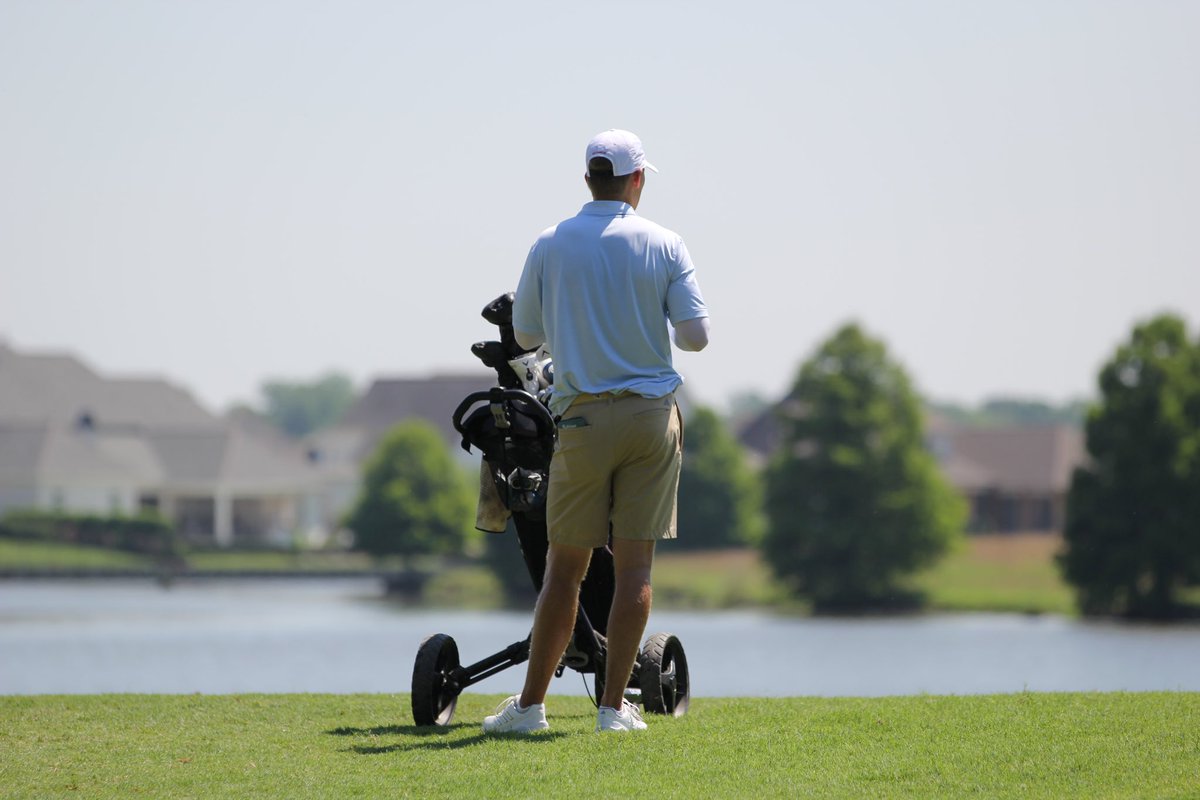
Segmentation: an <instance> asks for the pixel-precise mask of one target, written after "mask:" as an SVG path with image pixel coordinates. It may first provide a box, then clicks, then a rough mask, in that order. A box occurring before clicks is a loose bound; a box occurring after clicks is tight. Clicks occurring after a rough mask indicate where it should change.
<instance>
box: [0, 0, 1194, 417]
mask: <svg viewBox="0 0 1200 800" xmlns="http://www.w3.org/2000/svg"><path fill="white" fill-rule="evenodd" d="M1198 41H1200V3H1198V2H1189V1H1188V0H1176V1H1175V2H1168V1H1165V0H1128V1H1127V2H1110V1H1108V0H1036V1H1035V0H979V1H978V2H970V3H963V2H961V0H914V1H913V2H887V1H886V0H873V1H872V2H864V1H862V0H838V2H833V1H832V0H827V1H826V2H823V3H814V2H788V1H786V0H783V1H780V2H774V1H768V0H745V2H740V3H719V2H708V1H707V0H688V2H674V1H672V0H664V1H663V2H651V1H650V0H642V1H641V2H625V0H609V2H606V3H604V4H599V5H597V4H594V3H592V4H583V3H568V2H562V0H549V1H547V2H522V1H521V0H514V2H510V3H495V2H443V3H423V4H417V3H406V2H398V1H395V0H389V1H386V2H385V1H384V0H338V2H332V0H330V1H329V2H304V1H303V0H278V1H275V0H237V1H236V2H234V1H233V0H229V1H225V2H223V1H222V0H213V1H211V2H207V1H206V2H186V1H183V0H181V1H180V2H161V0H147V1H145V2H136V1H134V0H108V1H107V2H102V1H101V0H97V2H87V3H81V2H77V1H76V0H28V1H26V0H0V340H3V341H6V342H7V343H8V345H9V346H11V347H15V348H17V349H18V350H21V351H26V352H44V351H69V352H72V353H74V354H76V355H78V356H79V357H81V358H83V359H84V360H85V361H86V362H87V363H89V364H90V365H92V366H93V367H94V368H96V369H98V370H100V371H102V372H104V373H105V374H108V375H112V376H122V375H147V374H150V375H159V376H163V377H165V378H167V379H169V380H171V381H172V382H173V383H176V384H179V385H182V386H185V387H187V388H189V389H190V390H191V391H192V392H193V393H194V394H195V395H196V396H197V397H198V398H199V399H200V400H201V401H202V402H203V403H205V404H206V405H208V406H209V407H210V408H212V409H213V410H222V409H224V408H226V407H228V406H229V405H231V404H233V403H236V402H250V403H253V402H256V401H257V400H258V398H259V395H258V388H259V387H260V386H261V384H262V383H263V382H264V381H265V380H271V379H283V380H311V379H315V378H316V377H318V376H319V375H321V374H323V373H325V372H327V371H329V370H340V371H342V372H345V373H346V374H348V375H350V376H351V377H352V378H353V379H354V380H355V381H356V382H357V383H358V384H359V385H360V386H365V384H366V383H367V382H368V381H370V380H371V379H372V378H375V377H397V376H411V377H419V376H422V375H432V374H437V373H447V372H453V373H463V372H470V371H473V370H477V369H478V370H482V369H483V368H482V366H481V365H479V364H478V362H476V361H475V360H474V359H473V358H472V356H471V355H470V352H469V347H470V345H471V343H472V342H475V341H478V340H481V339H487V338H493V337H494V329H491V328H489V326H488V325H487V323H486V322H484V321H483V320H482V318H481V317H480V316H479V312H480V310H481V309H482V308H483V306H484V305H485V304H486V303H487V302H488V301H490V300H491V299H492V298H494V297H496V296H497V295H499V294H501V293H502V292H505V291H509V290H511V289H514V288H515V287H516V283H517V279H518V277H519V274H520V270H521V266H522V264H523V262H524V258H525V255H526V253H527V251H528V248H529V246H530V244H532V242H533V239H534V238H535V237H536V236H537V234H538V233H539V232H540V231H541V230H543V229H544V228H546V227H548V226H550V225H552V224H554V223H555V222H557V221H559V220H560V219H563V218H565V217H569V216H572V215H574V214H575V213H576V212H577V211H578V209H579V207H580V206H581V205H582V204H583V203H584V202H585V201H586V200H587V199H588V196H587V193H586V188H585V186H584V184H583V178H582V174H583V152H584V147H585V145H586V143H587V140H588V139H589V138H591V136H592V135H593V134H595V133H596V132H598V131H601V130H604V129H607V128H612V127H619V128H627V129H629V130H633V131H635V132H636V133H638V134H639V135H640V136H641V138H642V140H643V142H644V144H645V148H646V153H647V157H648V158H649V159H650V160H651V161H653V162H654V163H655V165H656V166H657V167H658V168H659V170H660V173H659V174H657V175H650V176H649V181H648V185H647V187H646V190H645V193H644V195H643V198H642V202H641V205H640V207H639V213H641V214H643V215H644V216H646V217H648V218H650V219H652V220H654V221H656V222H658V223H660V224H662V225H665V226H667V227H668V228H671V229H673V230H675V231H676V232H678V233H679V234H680V235H682V236H683V238H684V240H685V241H686V242H687V245H688V249H689V251H690V253H691V255H692V258H693V261H694V262H695V264H696V270H697V276H698V279H699V282H700V286H701V288H702V290H703V292H704V295H705V298H706V300H707V302H708V305H709V307H710V312H711V324H712V338H711V344H710V346H709V347H708V348H707V349H706V350H704V351H703V352H701V353H680V354H677V357H676V365H677V367H678V368H679V370H680V371H681V372H682V373H683V374H684V375H685V376H686V379H687V386H688V389H689V391H690V392H691V393H692V395H693V396H695V397H696V398H697V399H699V400H700V401H701V402H705V403H709V404H712V405H715V406H717V407H718V408H720V407H723V406H724V405H725V404H726V403H727V402H728V401H729V399H730V398H731V397H732V396H734V395H737V394H740V393H745V392H755V393H758V394H760V395H762V396H764V397H766V398H768V399H774V398H777V397H779V396H781V395H782V394H783V393H785V392H786V390H787V389H788V387H789V386H790V385H791V383H792V381H793V380H794V378H795V375H796V372H797V369H798V367H799V365H800V363H801V362H802V361H803V360H804V359H805V358H806V357H808V356H809V355H811V354H812V352H813V351H814V349H815V348H816V347H817V346H818V345H819V344H820V342H821V341H822V340H823V339H825V338H826V337H828V336H830V335H832V334H833V333H834V331H835V330H836V329H837V328H838V327H839V326H841V325H842V324H844V323H846V322H849V321H856V322H858V323H859V324H861V325H862V326H863V327H864V328H865V329H866V330H867V332H868V333H870V334H871V335H873V336H875V337H878V338H880V339H882V340H883V341H884V342H885V343H886V344H887V346H888V350H889V353H890V354H891V356H892V357H893V358H894V359H895V360H897V361H898V362H899V363H901V364H902V365H903V366H904V367H905V368H906V369H907V371H908V372H909V374H910V375H911V376H912V378H913V380H914V382H915V384H916V386H917V388H918V390H919V391H920V392H921V393H922V394H923V395H924V396H926V397H930V398H932V399H936V400H941V401H947V402H962V403H977V402H979V401H981V400H982V399H984V398H986V397H991V396H997V395H1005V396H1020V397H1029V398H1039V399H1043V400H1047V401H1050V402H1063V401H1066V400H1069V399H1073V398H1077V397H1086V396H1090V395H1092V394H1094V384H1095V377H1096V374H1097V372H1098V370H1099V368H1100V366H1101V365H1102V364H1103V363H1104V361H1106V360H1107V359H1108V358H1109V357H1110V356H1111V355H1112V353H1113V352H1114V350H1115V348H1116V347H1117V346H1118V344H1119V343H1120V342H1122V341H1123V340H1125V339H1127V338H1128V336H1129V333H1130V331H1131V329H1132V326H1133V325H1134V324H1136V323H1137V322H1138V321H1141V320H1144V319H1147V318H1149V317H1150V316H1153V315H1155V314H1158V313H1162V312H1172V313H1176V314H1180V315H1182V316H1183V317H1184V318H1185V319H1186V320H1187V321H1188V324H1189V329H1190V330H1191V331H1192V332H1193V335H1195V334H1196V333H1197V331H1198V325H1200V47H1197V46H1196V43H1197V42H1198Z"/></svg>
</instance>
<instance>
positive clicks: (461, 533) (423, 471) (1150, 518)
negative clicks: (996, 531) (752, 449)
mask: <svg viewBox="0 0 1200 800" xmlns="http://www.w3.org/2000/svg"><path fill="white" fill-rule="evenodd" d="M1098 390H1099V396H1098V398H1097V399H1096V400H1095V401H1094V402H1092V403H1091V404H1090V405H1087V406H1086V407H1083V406H1073V407H1069V408H1068V409H1067V410H1066V411H1065V413H1066V414H1067V415H1068V416H1069V417H1070V416H1073V417H1074V418H1079V417H1083V418H1085V420H1086V422H1085V430H1086V437H1087V438H1086V441H1087V452H1088V459H1087V462H1086V463H1085V464H1084V465H1083V466H1081V467H1079V468H1078V469H1077V470H1076V471H1075V473H1074V476H1073V478H1072V481H1071V485H1070V490H1069V495H1068V504H1067V509H1068V511H1067V523H1066V529H1065V531H1064V549H1063V552H1062V554H1061V555H1060V556H1059V559H1058V563H1059V566H1060V569H1061V571H1062V574H1063V576H1064V577H1065V578H1066V580H1067V581H1068V582H1069V583H1070V584H1071V585H1072V586H1073V587H1074V588H1075V590H1076V593H1077V597H1078V599H1079V606H1080V609H1081V610H1082V611H1083V612H1084V613H1086V614H1105V615H1109V614H1115V615H1126V616H1139V617H1152V618H1165V617H1171V616H1175V615H1178V614H1180V613H1182V612H1183V611H1185V608H1184V605H1183V603H1182V601H1181V599H1180V598H1181V594H1182V592H1183V591H1184V590H1185V589H1187V588H1188V587H1191V586H1195V585H1196V584H1197V583H1200V340H1191V339H1189V338H1188V334H1187V330H1186V326H1185V324H1184V322H1183V321H1182V320H1181V319H1180V318H1178V317H1175V316H1171V315H1163V316H1159V317H1156V318H1154V319H1152V320H1150V321H1148V322H1146V323H1144V324H1140V325H1138V326H1136V327H1135V329H1134V330H1133V332H1132V334H1131V336H1130V338H1129V340H1128V341H1127V342H1126V343H1124V344H1122V345H1121V346H1120V347H1119V348H1118V349H1117V351H1116V353H1115V354H1113V356H1112V357H1111V359H1110V360H1109V361H1108V363H1106V364H1105V365H1104V367H1103V369H1102V370H1101V372H1100V375H1099V378H1098ZM1018 406H1021V404H1019V403H1013V402H1011V401H999V402H997V403H996V404H994V406H993V407H991V408H990V409H989V408H987V407H985V409H984V411H985V412H986V413H989V414H991V415H992V420H996V419H1000V420H1005V419H1011V418H1012V417H1013V416H1014V415H1020V414H1025V415H1027V420H1026V421H1030V419H1029V418H1028V415H1029V414H1030V413H1031V407H1030V405H1029V404H1025V405H1024V406H1023V407H1018ZM922 409H923V406H922V404H921V402H920V397H919V394H918V392H917V390H916V388H915V387H914V386H913V384H912V381H911V379H910V378H909V376H908V374H907V372H906V370H905V369H904V368H903V366H902V365H901V364H900V363H899V362H898V361H897V360H896V359H895V358H893V357H892V356H891V355H890V354H889V353H888V350H887V347H886V346H885V344H884V343H883V342H882V341H881V340H880V339H878V338H875V337H872V336H871V335H869V334H868V333H867V332H866V331H864V330H863V329H862V328H861V327H860V326H859V325H857V324H847V325H844V326H842V327H841V328H839V329H838V330H837V331H835V332H834V333H833V335H831V336H830V337H829V338H828V339H826V340H825V341H824V342H822V343H821V344H820V345H819V346H818V347H817V348H816V349H815V351H814V352H813V353H812V354H811V355H809V356H808V357H807V358H806V359H805V360H804V361H803V363H802V364H801V365H800V368H799V370H798V372H797V375H796V378H795V380H794V382H793V385H792V387H791V390H790V391H789V392H788V394H787V396H786V398H785V399H784V400H783V401H782V402H780V403H779V404H777V405H776V407H775V414H776V417H777V422H778V427H779V431H780V437H779V443H778V447H777V449H776V451H775V453H774V455H773V456H772V457H771V459H770V461H769V463H767V464H766V465H765V466H764V467H763V468H762V469H761V470H758V471H756V470H754V469H752V468H751V467H750V466H749V465H748V464H747V461H746V458H745V455H744V453H743V451H742V449H741V447H740V446H739V444H738V443H737V441H736V440H735V438H734V436H733V435H732V433H731V432H730V431H729V430H728V428H727V426H726V425H725V424H724V423H723V422H722V420H721V419H720V417H719V416H718V415H717V414H716V413H715V412H713V411H712V410H711V409H706V408H699V409H695V410H693V411H692V412H691V413H690V414H689V415H688V418H687V420H686V425H685V439H684V441H685V448H684V463H683V472H682V475H681V477H680V488H679V530H680V538H679V539H678V540H676V541H675V542H671V543H669V544H668V545H664V547H673V548H679V549H688V548H692V549H701V548H703V549H712V548H722V547H738V546H742V547H744V546H752V547H757V548H759V549H760V551H761V552H762V554H763V557H764V560H765V561H766V563H768V564H769V565H770V567H771V569H772V570H773V571H774V573H775V575H776V576H777V578H778V579H779V580H780V582H781V583H782V584H783V585H785V586H786V587H788V588H789V589H790V590H791V592H793V593H794V594H795V595H796V596H797V597H799V598H803V599H806V600H808V601H809V602H811V604H812V606H813V608H814V609H815V610H817V611H819V612H820V611H852V610H865V609H873V608H881V607H896V606H904V605H909V604H912V603H915V602H917V601H918V600H919V598H916V597H913V596H912V595H911V594H910V593H909V591H908V590H907V589H906V588H905V587H906V585H907V581H906V579H907V578H909V577H910V576H911V575H912V574H913V573H914V572H916V571H918V570H921V569H923V568H926V567H928V566H930V565H932V564H934V563H935V562H936V561H937V560H938V559H940V558H942V557H943V556H944V555H945V554H946V553H947V552H948V551H949V550H950V549H951V548H952V547H953V546H954V545H955V543H956V542H958V541H959V540H960V539H961V538H962V537H963V536H964V535H965V534H964V527H965V523H966V517H967V513H966V511H967V509H966V503H965V501H964V499H963V497H962V496H961V495H960V494H959V493H958V492H957V491H956V490H955V489H954V488H953V487H952V486H950V485H949V484H948V482H947V481H946V479H945V478H944V476H943V475H942V473H941V471H940V469H939V468H938V465H937V463H936V461H935V460H934V458H933V456H932V455H931V453H930V452H929V450H928V448H927V447H926V443H925V431H924V421H923V419H924V414H923V410H922ZM1006 415H1007V417H1006ZM1032 415H1033V416H1032V421H1034V422H1038V421H1041V422H1050V421H1061V419H1062V417H1061V415H1059V414H1058V412H1055V411H1054V410H1052V409H1049V408H1047V409H1039V408H1037V407H1032ZM473 478H474V476H466V475H464V473H463V472H462V471H461V469H460V468H458V467H457V466H456V464H455V462H454V461H453V459H452V458H451V456H450V455H449V453H448V449H447V446H446V444H445V443H444V441H443V440H442V439H441V437H440V436H439V435H438V433H437V432H436V431H435V430H434V429H433V428H432V427H431V426H429V425H428V424H427V423H422V422H416V421H411V422H407V423H403V424H402V425H400V426H398V427H397V428H396V429H395V430H393V431H392V432H391V433H390V434H389V435H388V436H387V437H386V438H385V439H384V441H383V442H382V443H381V445H380V447H379V449H378V451H377V452H376V453H375V455H374V457H373V458H372V459H371V460H370V462H369V463H368V464H367V466H366V468H365V473H364V481H363V488H362V492H361V495H360V497H359V499H358V502H357V503H356V505H355V507H354V509H353V510H352V511H351V513H350V515H349V517H348V518H347V525H348V527H349V528H350V529H351V530H352V531H354V533H355V537H356V546H357V547H359V548H360V549H363V550H366V551H368V552H372V553H375V554H384V553H401V554H404V555H417V554H424V553H459V552H462V550H463V548H464V547H465V546H466V543H467V541H468V538H469V536H470V531H471V529H472V527H473V520H474V503H475V492H476V488H477V485H476V484H475V482H474V479H473ZM506 545H507V547H506ZM486 551H487V553H488V554H489V557H488V561H489V562H490V563H492V564H494V566H495V569H496V571H497V574H498V575H499V576H500V578H501V581H502V582H503V583H505V584H507V585H508V586H510V587H514V588H515V587H518V586H523V585H524V583H525V582H526V580H527V578H526V576H525V573H524V569H523V568H522V567H521V562H520V560H519V553H518V552H517V547H516V543H515V542H514V541H511V539H509V538H508V537H497V536H491V537H488V540H487V547H486Z"/></svg>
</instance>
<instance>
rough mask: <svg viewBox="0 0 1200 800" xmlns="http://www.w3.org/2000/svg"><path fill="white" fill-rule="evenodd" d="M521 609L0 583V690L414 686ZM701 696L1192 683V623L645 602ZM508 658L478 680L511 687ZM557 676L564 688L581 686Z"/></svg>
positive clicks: (366, 584)
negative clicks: (431, 659)
mask: <svg viewBox="0 0 1200 800" xmlns="http://www.w3.org/2000/svg"><path fill="white" fill-rule="evenodd" d="M530 618H531V612H530V611H521V612H470V611H431V610H412V609H403V608H400V607H397V606H395V605H393V604H390V603H388V602H385V601H384V600H383V599H382V598H381V589H380V586H379V584H378V583H377V582H375V581H373V580H359V579H353V580H286V581H285V580H263V581H190V582H189V581H184V582H180V583H178V584H176V585H174V586H172V587H171V588H169V589H168V588H163V587H160V586H158V585H157V584H155V583H154V582H152V581H135V580H130V581H94V582H21V581H13V582H7V583H0V693H3V694H45V693H55V694H58V693H64V694H72V693H99V692H163V693H188V692H202V693H206V694H209V693H213V694H217V693H233V692H334V693H348V692H406V691H408V688H409V682H410V680H411V676H412V664H413V658H414V656H415V654H416V650H417V647H418V646H419V644H420V642H421V640H422V639H423V638H424V637H425V636H427V635H429V634H431V633H448V634H450V635H451V636H453V637H454V638H455V640H456V641H457V643H458V646H459V652H460V654H461V655H462V658H463V660H464V661H476V660H478V659H481V658H483V657H485V656H487V655H490V654H491V653H493V652H495V651H497V650H500V649H501V648H503V647H505V646H506V645H508V644H511V643H512V642H514V641H519V640H521V639H523V638H524V637H525V636H526V634H528V632H529V624H530ZM656 631H667V632H670V633H674V634H675V635H677V636H679V637H680V639H681V641H682V642H683V645H684V647H685V649H686V651H687V655H688V660H689V662H690V665H691V673H692V686H693V693H694V694H695V695H696V696H796V695H826V696H835V695H856V696H877V695H894V694H915V693H929V694H980V693H995V692H1019V691H1024V690H1030V691H1079V690H1099V691H1115V690H1129V691H1143V690H1188V691H1200V669H1197V668H1196V665H1197V664H1200V626H1196V625H1185V626H1155V625H1135V624H1123V623H1112V622H1083V621H1079V620H1072V619H1065V618H1062V617H1055V616H1044V617H1033V616H1023V615H1014V614H961V615H943V614H939V615H929V616H913V617H883V618H861V619H844V618H834V619H829V618H821V619H811V618H793V617H780V616H775V615H772V614H770V613H764V612H757V611H738V612H720V613H697V612H668V611H661V612H658V611H656V612H654V613H653V614H652V616H651V619H650V624H649V626H648V628H647V634H650V633H653V632H656ZM523 676H524V668H523V667H515V668H512V669H510V670H508V671H506V672H503V673H500V674H499V675H496V676H493V677H491V678H488V679H487V680H485V681H483V682H482V683H480V684H477V685H476V686H475V687H472V689H471V691H477V692H494V693H503V692H511V691H516V690H517V689H518V688H519V687H520V683H521V680H522V678H523ZM590 685H591V681H590V676H589V678H588V679H587V680H586V681H585V679H584V678H583V677H582V676H580V675H579V674H578V673H575V672H572V671H569V670H568V671H567V673H566V674H565V675H564V676H563V677H562V678H559V679H556V680H555V681H554V682H553V684H552V685H551V692H553V693H557V694H583V693H585V691H586V689H587V687H590Z"/></svg>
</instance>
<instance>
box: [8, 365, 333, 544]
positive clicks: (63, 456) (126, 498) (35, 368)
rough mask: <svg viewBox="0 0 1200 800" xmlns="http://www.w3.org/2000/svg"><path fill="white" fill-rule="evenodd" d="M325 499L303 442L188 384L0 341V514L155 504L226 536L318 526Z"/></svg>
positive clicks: (192, 527) (188, 529)
mask: <svg viewBox="0 0 1200 800" xmlns="http://www.w3.org/2000/svg"><path fill="white" fill-rule="evenodd" d="M325 506H326V503H325V501H324V494H323V487H322V485H321V476H320V474H319V472H318V471H317V470H316V469H315V468H314V467H313V465H312V463H311V462H310V460H309V459H308V458H307V457H306V455H305V453H304V452H303V450H302V449H300V448H290V449H289V448H287V447H283V446H280V445H279V444H278V443H276V442H272V441H269V440H266V439H262V438H260V437H256V436H254V435H253V434H252V433H249V432H247V431H246V430H244V429H243V428H241V427H240V426H237V425H234V424H232V423H230V422H229V421H227V420H223V419H221V418H219V417H217V416H215V415H213V414H211V413H210V412H209V411H207V410H206V409H204V408H203V407H202V406H201V405H200V404H199V403H197V402H196V401H195V399H194V398H192V397H191V395H190V394H188V393H187V392H186V391H185V390H183V389H181V388H179V387H177V386H174V385H172V384H170V383H168V382H166V381H164V380H161V379H158V378H112V377H107V376H102V375H100V374H98V373H96V372H95V371H93V370H92V369H91V368H89V367H88V366H87V365H85V364H84V363H82V362H81V361H79V360H78V359H76V358H75V357H73V356H70V355H67V354H29V353H21V352H17V351H16V350H14V349H13V348H11V347H9V346H8V345H5V344H3V343H0V514H3V513H4V512H5V511H7V510H10V509H14V508H40V509H46V510H55V509H57V510H62V511H67V512H73V513H94V514H126V515H128V514H135V513H138V512H139V511H144V510H154V511H157V512H159V513H161V514H162V515H163V516H165V517H166V518H167V519H169V520H170V521H172V523H173V524H174V525H175V527H176V528H177V530H179V531H180V532H181V533H182V534H183V535H184V536H185V537H187V538H189V539H190V540H192V541H195V542H209V543H214V544H217V545H221V546H228V545H231V544H234V543H235V542H236V543H239V544H246V543H269V544H282V543H287V542H290V541H292V539H293V537H295V536H297V535H304V536H310V537H319V536H321V535H324V534H325V533H327V532H328V531H327V528H328V514H327V510H326V508H325Z"/></svg>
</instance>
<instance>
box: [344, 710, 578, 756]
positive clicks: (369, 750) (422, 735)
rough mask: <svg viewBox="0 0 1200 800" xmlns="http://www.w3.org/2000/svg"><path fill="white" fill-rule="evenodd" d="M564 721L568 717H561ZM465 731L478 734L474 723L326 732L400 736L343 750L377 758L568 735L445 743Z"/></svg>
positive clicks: (485, 735) (514, 735)
mask: <svg viewBox="0 0 1200 800" xmlns="http://www.w3.org/2000/svg"><path fill="white" fill-rule="evenodd" d="M563 718H564V719H566V718H569V717H563ZM464 728H474V729H475V730H476V731H479V726H478V724H477V723H470V722H456V723H453V724H451V725H379V726H376V727H373V728H354V727H349V726H346V727H341V728H334V729H333V730H328V731H325V733H326V734H328V735H330V736H401V737H404V740H403V741H399V742H396V743H394V744H388V745H371V746H368V745H361V744H357V745H352V746H351V747H348V748H346V750H347V751H348V752H351V753H358V754H359V755H363V756H376V755H382V754H383V753H396V752H403V751H407V750H458V749H460V748H463V747H471V746H473V745H476V744H478V743H479V742H481V741H484V740H486V739H499V740H504V739H519V740H521V741H523V742H530V743H533V744H537V743H539V742H552V741H554V740H555V739H561V738H562V737H564V736H567V735H568V734H566V733H563V732H562V731H554V730H550V731H540V732H538V733H534V734H522V733H499V734H488V733H483V732H482V731H479V733H477V734H476V735H475V736H468V737H466V738H463V739H460V738H458V737H454V738H453V739H449V740H448V739H447V737H449V736H451V734H454V733H457V732H459V731H461V730H462V729H464Z"/></svg>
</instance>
